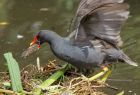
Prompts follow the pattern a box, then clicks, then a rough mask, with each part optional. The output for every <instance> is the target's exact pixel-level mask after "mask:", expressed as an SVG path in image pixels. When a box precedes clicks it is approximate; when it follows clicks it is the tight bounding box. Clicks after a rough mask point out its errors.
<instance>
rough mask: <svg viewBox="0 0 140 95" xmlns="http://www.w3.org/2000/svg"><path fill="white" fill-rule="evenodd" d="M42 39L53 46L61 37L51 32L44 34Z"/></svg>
mask: <svg viewBox="0 0 140 95" xmlns="http://www.w3.org/2000/svg"><path fill="white" fill-rule="evenodd" d="M44 39H45V41H46V42H48V43H49V44H51V45H53V44H56V43H59V42H61V41H62V37H61V36H59V35H58V34H57V33H55V32H53V31H49V32H46V34H45V35H44Z"/></svg>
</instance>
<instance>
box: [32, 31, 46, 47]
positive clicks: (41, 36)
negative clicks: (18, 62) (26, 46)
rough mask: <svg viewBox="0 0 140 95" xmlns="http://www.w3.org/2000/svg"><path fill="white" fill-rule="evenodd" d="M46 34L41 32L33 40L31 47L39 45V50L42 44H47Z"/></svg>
mask: <svg viewBox="0 0 140 95" xmlns="http://www.w3.org/2000/svg"><path fill="white" fill-rule="evenodd" d="M45 34H46V33H45V32H39V33H38V34H37V35H36V36H35V37H34V38H33V40H32V42H31V43H30V46H32V45H35V44H37V45H38V49H39V48H40V47H41V44H43V43H44V42H45V38H44V36H45Z"/></svg>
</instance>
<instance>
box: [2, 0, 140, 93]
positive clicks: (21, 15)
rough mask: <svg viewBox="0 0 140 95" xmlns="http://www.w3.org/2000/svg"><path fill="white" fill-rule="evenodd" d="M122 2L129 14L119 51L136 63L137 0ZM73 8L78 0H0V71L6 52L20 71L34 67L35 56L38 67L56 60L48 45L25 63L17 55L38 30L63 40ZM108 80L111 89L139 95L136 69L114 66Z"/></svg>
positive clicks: (139, 53)
mask: <svg viewBox="0 0 140 95" xmlns="http://www.w3.org/2000/svg"><path fill="white" fill-rule="evenodd" d="M126 2H128V3H129V4H130V11H131V14H130V17H129V20H128V21H127V23H126V24H125V26H124V27H123V30H122V31H123V32H122V33H121V35H122V38H123V40H124V46H125V48H123V49H124V50H125V52H126V53H127V54H128V55H129V56H130V57H131V58H132V59H133V60H135V61H136V62H138V63H139V62H140V48H139V46H140V11H139V10H140V0H126ZM77 4H78V0H0V65H1V66H0V71H4V70H6V65H5V60H4V57H3V54H4V53H5V52H8V51H11V52H12V53H13V55H14V57H15V58H16V59H17V61H18V62H19V63H20V66H21V68H22V67H23V66H26V65H28V64H35V63H36V58H37V57H38V56H39V57H40V60H41V63H42V65H43V64H46V63H47V62H48V60H52V59H56V57H55V56H54V55H53V54H52V52H51V51H50V48H49V46H48V44H44V45H43V46H42V48H41V49H40V50H39V51H38V52H36V53H34V54H33V55H31V56H30V57H28V58H27V59H23V58H21V53H22V52H23V51H24V50H25V49H26V48H27V47H28V46H29V44H30V42H31V40H32V39H33V37H34V35H35V34H36V33H37V32H38V31H39V30H40V29H51V30H54V31H56V32H57V33H58V34H60V35H62V36H67V35H68V34H69V33H68V32H66V31H67V30H68V29H69V25H70V22H71V19H72V17H73V16H74V13H75V11H76V8H77ZM130 44H131V45H130ZM57 60H58V59H57ZM110 79H111V80H108V82H109V83H110V84H111V85H114V86H116V87H118V88H119V89H121V90H125V92H128V95H135V93H136V94H137V95H140V90H139V89H140V67H137V68H136V67H132V66H129V65H127V64H118V65H117V66H116V69H115V70H114V71H113V73H112V75H111V77H110ZM114 79H115V80H114ZM123 80H124V81H123ZM105 91H106V92H107V93H110V95H114V93H117V92H116V91H113V90H110V89H105ZM130 91H132V92H131V93H130Z"/></svg>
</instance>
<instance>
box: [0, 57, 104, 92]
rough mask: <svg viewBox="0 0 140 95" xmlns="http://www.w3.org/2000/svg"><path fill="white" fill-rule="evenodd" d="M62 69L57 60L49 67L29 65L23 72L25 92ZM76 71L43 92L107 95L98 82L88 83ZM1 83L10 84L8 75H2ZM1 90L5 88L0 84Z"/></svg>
mask: <svg viewBox="0 0 140 95" xmlns="http://www.w3.org/2000/svg"><path fill="white" fill-rule="evenodd" d="M58 69H61V66H60V65H59V64H56V60H53V61H49V63H48V64H47V65H45V66H44V67H41V68H37V66H35V65H28V66H26V67H25V68H23V69H22V70H21V78H22V84H23V88H24V90H25V91H28V92H30V91H32V90H33V89H34V88H36V87H37V86H38V85H40V84H41V83H42V82H43V81H44V80H46V79H47V78H48V77H49V76H50V75H52V74H53V73H54V72H55V71H57V70H58ZM75 71H76V70H68V71H67V72H66V73H65V77H64V78H63V79H60V80H58V81H57V82H55V83H54V84H53V85H52V86H49V87H47V88H45V89H43V92H44V93H46V94H47V95H71V94H72V95H106V94H105V93H103V92H102V91H99V89H98V88H101V87H104V86H103V85H99V84H97V83H96V82H88V81H85V80H83V78H82V77H81V76H80V75H79V74H78V73H77V72H75ZM0 74H1V76H2V77H1V78H0V80H1V82H5V81H8V82H10V78H9V74H8V73H6V72H5V73H0ZM0 86H1V87H0V88H2V87H3V85H2V84H0Z"/></svg>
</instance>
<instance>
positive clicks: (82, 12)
mask: <svg viewBox="0 0 140 95" xmlns="http://www.w3.org/2000/svg"><path fill="white" fill-rule="evenodd" d="M128 14H129V11H128V5H127V4H124V3H123V0H81V2H80V4H79V7H78V10H77V13H76V16H75V20H74V24H73V25H74V27H73V32H72V33H71V34H70V35H69V36H68V37H66V38H63V37H60V36H59V35H58V34H56V33H55V32H53V31H50V30H41V31H40V32H39V33H38V34H37V36H36V37H35V38H34V41H33V43H32V44H38V45H41V44H43V43H44V42H48V43H49V44H50V47H51V49H52V51H53V53H54V54H55V55H56V56H57V57H58V58H60V59H62V60H65V61H67V62H69V63H71V64H72V65H74V66H76V67H77V68H85V69H91V68H93V67H96V66H101V65H103V64H106V63H107V64H110V63H112V62H118V61H120V62H126V63H128V64H130V65H133V66H137V64H136V63H135V62H133V61H131V59H130V58H129V57H127V55H125V54H124V53H123V51H121V50H120V49H119V47H120V46H121V45H122V41H121V37H120V31H121V26H122V25H123V23H124V22H125V21H126V19H127V18H128Z"/></svg>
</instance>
